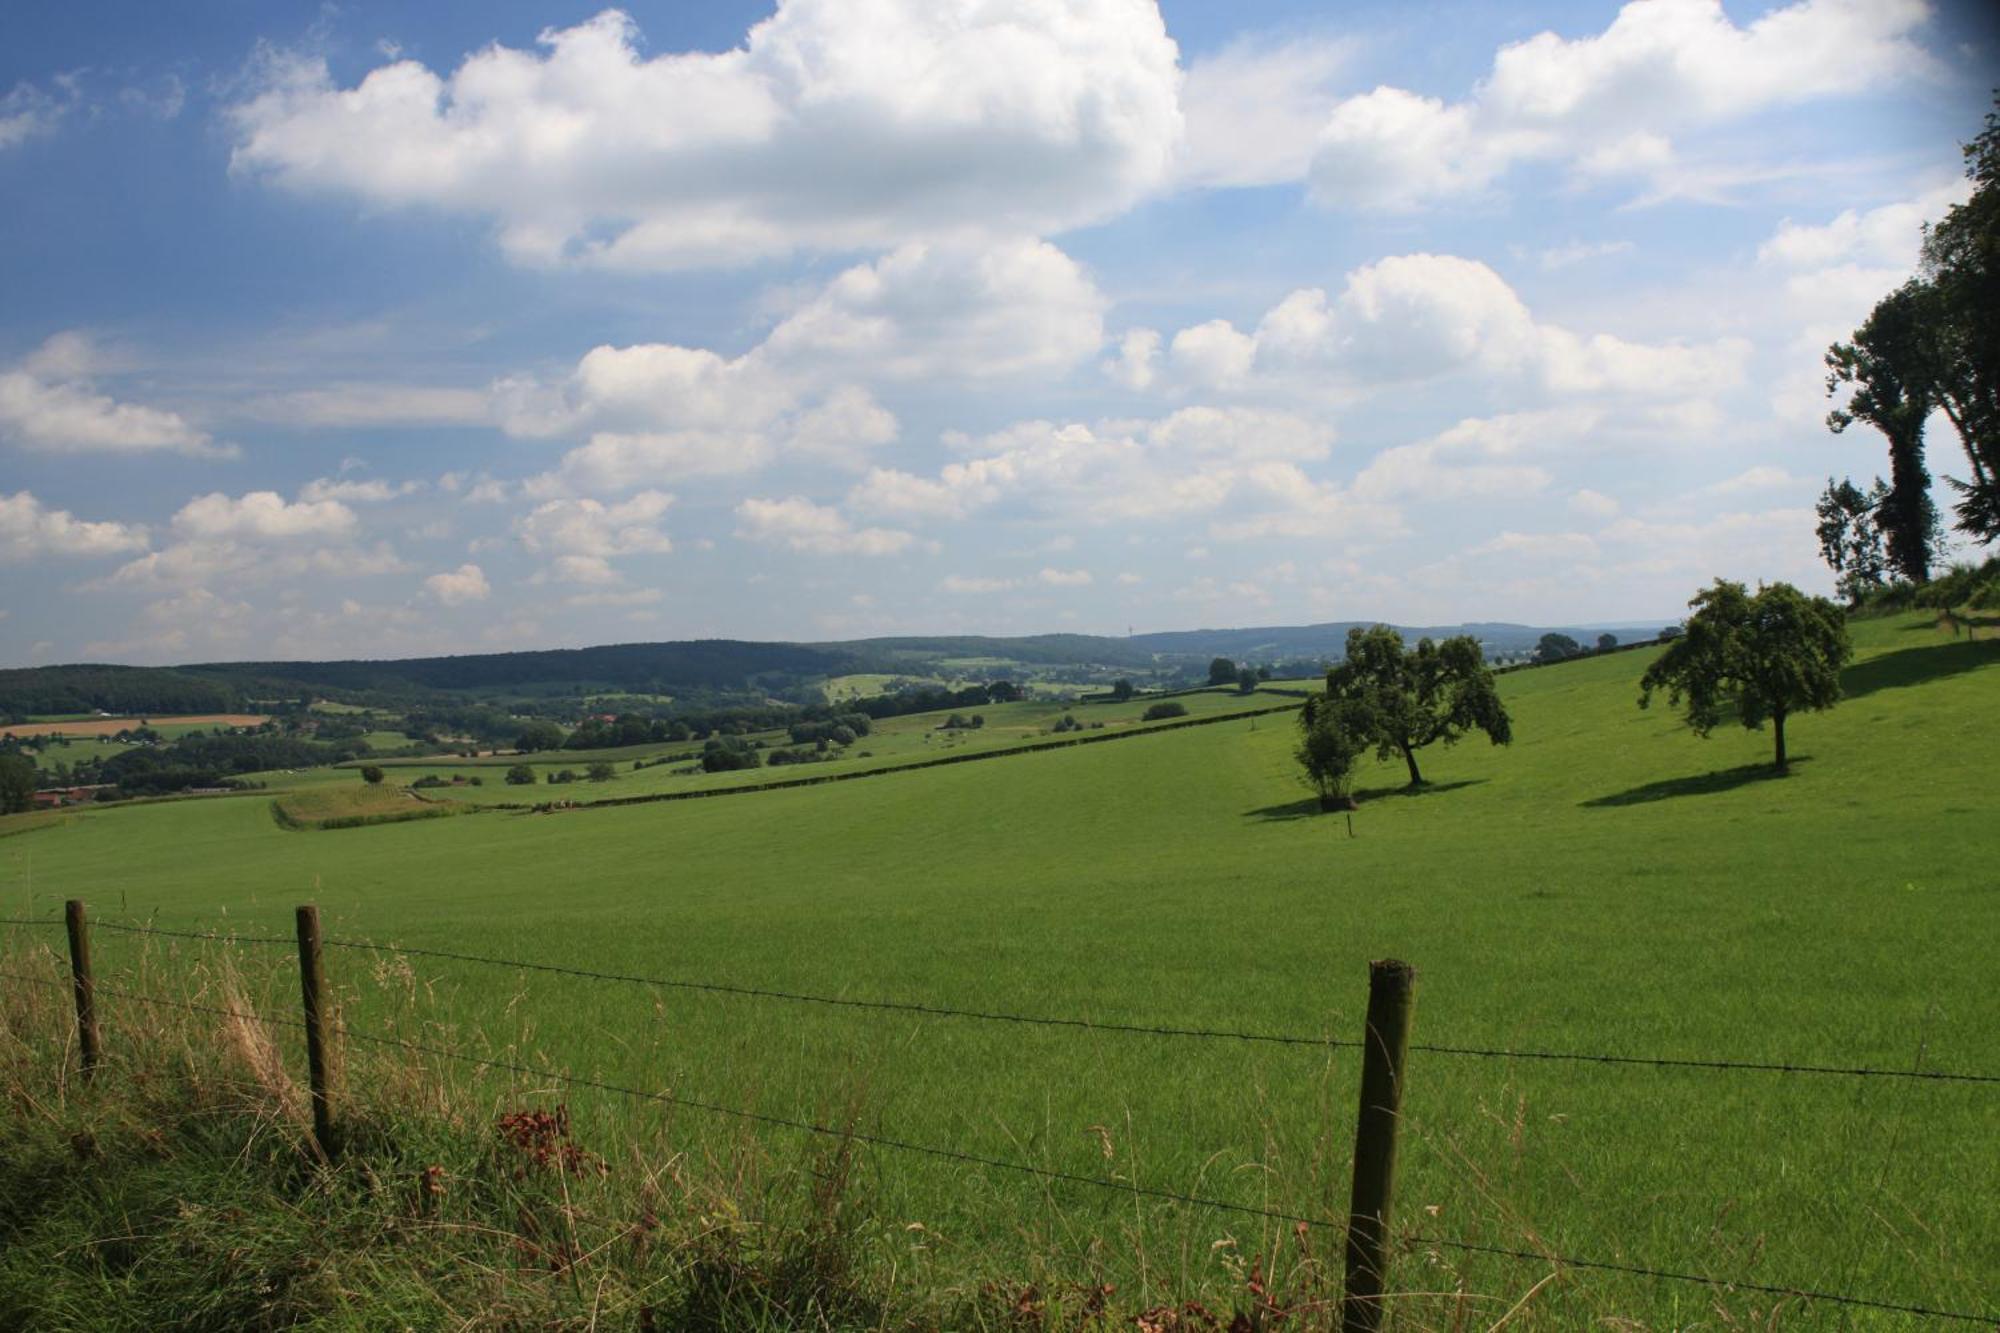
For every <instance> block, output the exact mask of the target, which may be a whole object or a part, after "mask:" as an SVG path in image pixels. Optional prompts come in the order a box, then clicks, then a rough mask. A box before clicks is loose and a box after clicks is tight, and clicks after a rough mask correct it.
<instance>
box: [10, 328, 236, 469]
mask: <svg viewBox="0 0 2000 1333" xmlns="http://www.w3.org/2000/svg"><path fill="white" fill-rule="evenodd" d="M92 360H93V352H92V349H91V347H90V345H89V342H88V340H86V339H84V338H82V337H81V336H80V335H77V334H58V335H57V336H56V337H54V338H51V339H50V340H49V341H48V342H46V343H44V344H43V345H42V347H41V348H40V350H38V351H37V352H36V353H35V354H34V355H33V356H31V357H30V358H28V360H27V361H25V362H23V363H21V364H20V365H17V366H14V367H13V368H11V369H8V370H4V371H0V438H6V439H11V440H13V441H15V442H16V443H18V444H20V445H22V446H24V447H26V448H29V449H35V450H40V451H42V452H46V453H67V454H80V453H107V454H134V453H148V452H166V453H179V454H190V455H193V456H195V457H203V458H229V457H234V456H235V454H236V450H235V448H234V447H232V446H229V445H222V444H217V443H216V442H215V440H214V439H212V438H211V437H210V436H209V435H208V433H207V432H206V431H202V430H198V429H196V428H195V427H194V426H192V425H190V424H189V423H188V422H187V421H186V420H185V419H184V418H182V417H181V416H180V415H179V414H178V413H175V412H169V411H166V410H164V409H162V408H157V407H146V406H143V405H142V404H138V403H124V402H120V401H118V400H117V399H115V398H113V397H111V396H110V395H108V394H103V393H99V392H98V391H97V389H96V388H95V387H94V386H93V385H92V384H91V382H90V380H89V379H88V378H87V377H88V374H89V371H90V368H91V363H92Z"/></svg>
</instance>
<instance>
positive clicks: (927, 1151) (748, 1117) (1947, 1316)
mask: <svg viewBox="0 0 2000 1333" xmlns="http://www.w3.org/2000/svg"><path fill="white" fill-rule="evenodd" d="M0 977H4V978H6V979H9V980H16V981H26V982H29V983H31V984H34V985H41V986H50V987H56V988H65V987H66V986H67V985H68V983H67V982H63V981H57V980H51V979H49V978H46V977H27V976H21V975H19V974H16V973H0ZM98 993H99V994H101V995H106V996H111V997H115V998H119V999H129V1000H136V1001H139V1002H141V1003H144V1004H151V1005H158V1006H162V1007H167V1008H177V1009H184V1010H188V1011H191V1012H195V1013H214V1014H221V1015H225V1016H227V1017H230V1018H234V1019H239V1020H248V1021H252V1022H262V1023H275V1024H279V1025H281V1026H286V1027H294V1028H304V1027H305V1024H304V1023H303V1022H301V1021H299V1020H296V1019H280V1018H272V1017H267V1016H264V1015H259V1014H254V1013H245V1012H242V1011H239V1010H234V1009H225V1008H221V1007H219V1006H214V1005H204V1004H198V1003H194V1002H191V1001H185V1000H173V999H168V998H166V997H164V996H152V995H147V994H145V993H143V992H139V991H126V990H120V989H113V988H107V987H100V988H98ZM342 1036H343V1037H344V1038H345V1039H346V1040H349V1041H358V1042H362V1043H364V1044H367V1045H372V1046H380V1047H385V1048H388V1049H392V1050H399V1051H403V1052H405V1053H408V1054H416V1055H426V1056H430V1057H432V1058H434V1059H442V1060H452V1061H456V1062H458V1063H460V1064H466V1065H471V1066H474V1067H476V1068H480V1069H490V1070H497V1071H501V1072H505V1073H511V1074H518V1075H524V1076H526V1077H529V1078H535V1079H553V1080H555V1081H556V1082H558V1083H561V1084H563V1085H564V1086H566V1087H575V1088H588V1089H591V1090H593V1091H597V1092H605V1093H610V1094H613V1095H615V1096H620V1097H625V1098H629V1099H632V1100H635V1101H646V1102H654V1103H658V1104H661V1105H666V1106H673V1107H678V1108H682V1109H687V1110H694V1111H701V1112H704V1113H707V1114H710V1115H719V1116H723V1117H726V1118H729V1119H734V1120H742V1121H748V1122H751V1123H755V1124H761V1125H769V1126H773V1127H775V1128H780V1129H789V1130H795V1131H798V1132H801V1133H807V1134H813V1135H817V1136H821V1137H826V1138H837V1139H844V1140H850V1141H852V1142H855V1143H863V1144H867V1145H868V1146H870V1147H875V1148H887V1149H890V1150H892V1151H897V1152H907V1153H913V1154H917V1155H920V1156H925V1157H932V1158H937V1159H940V1160H943V1161H949V1162H956V1163H959V1164H961V1165H969V1166H981V1167H989V1168H992V1169H995V1170H1001V1171H1010V1172H1014V1173H1016V1174H1020V1175H1027V1176H1032V1177H1035V1178H1038V1179H1042V1180H1050V1181H1058V1182H1062V1183H1065V1184H1074V1185H1088V1186H1091V1187H1093V1188H1095V1189H1101V1190H1108V1191H1111V1192H1113V1193H1119V1194H1131V1195H1137V1196H1139V1197H1142V1198H1149V1199H1158V1200H1161V1201H1163V1202H1168V1203H1177V1204H1183V1205H1186V1206H1190V1207H1196V1208H1205V1209H1210V1210H1213V1211H1217V1212H1224V1213H1234V1214H1237V1215H1239V1216H1245V1217H1255V1218H1260V1219H1264V1220H1267V1221H1274V1222H1287V1223H1291V1224H1293V1225H1299V1226H1309V1227H1316V1228H1320V1229H1322V1230H1334V1231H1345V1229H1346V1227H1345V1224H1344V1223H1341V1222H1336V1221H1331V1220H1329V1219H1326V1218H1319V1217H1307V1216H1304V1215H1301V1214H1298V1213H1287V1212H1283V1211H1281V1210H1278V1209H1273V1208H1258V1207H1254V1206H1252V1205H1248V1204H1240V1203H1232V1202H1230V1201H1228V1200H1226V1199H1211V1198H1206V1197H1204V1196H1201V1195H1197V1194H1186V1193H1183V1192H1181V1191H1178V1190H1165V1189H1158V1188H1155V1187H1152V1186H1147V1185H1141V1184H1139V1183H1138V1182H1137V1181H1120V1180H1106V1179H1105V1178H1103V1177H1102V1176H1087V1175H1083V1174H1081V1173H1079V1172H1074V1171H1063V1170H1060V1169H1057V1168H1053V1167H1043V1166H1035V1165H1033V1164H1031V1163H1027V1162H1016V1161H1010V1160H1008V1159H1007V1158H1003V1157H988V1156H986V1155H985V1154H983V1153H971V1152H966V1151H963V1150H962V1149H957V1148H940V1147H937V1146H936V1145H934V1144H925V1143H912V1142H910V1141H908V1140H906V1139H897V1138H891V1137H889V1136H888V1135H883V1134H871V1133H868V1132H867V1131H864V1130H857V1129H853V1128H847V1129H839V1128H835V1127H832V1126H829V1125H822V1124H819V1123H817V1122H815V1121H810V1120H794V1119H792V1118H790V1117H788V1116H780V1115H772V1114H770V1113H768V1112H764V1111H750V1110H745V1109H743V1108H741V1107H734V1106H723V1105H720V1104H719V1103H715V1102H705V1101H701V1100H698V1099H696V1098H692V1097H683V1096H679V1095H677V1094H675V1093H668V1092H648V1091H646V1090H645V1089H642V1088H631V1087H626V1086H624V1085H622V1084H617V1083H606V1082H604V1081H602V1080H600V1079H592V1078H585V1077H583V1076H582V1075H578V1074H566V1073H562V1072H561V1071H558V1070H553V1069H538V1068H536V1067H534V1066H532V1065H524V1064H521V1063H519V1062H517V1061H513V1060H494V1059H489V1058H487V1057H485V1056H477V1055H467V1054H465V1053H463V1052H460V1051H452V1050H447V1049H445V1048H444V1047H441V1046H432V1045H429V1044H427V1043H424V1042H414V1041H410V1040H407V1039H405V1038H400V1037H378V1036H375V1035H373V1034H370V1033H363V1032H355V1031H352V1030H349V1031H345V1032H343V1033H342ZM1407 1243H1408V1244H1410V1245H1417V1246H1424V1245H1427V1246H1432V1247H1435V1248H1440V1249H1449V1250H1456V1251H1460V1252H1462V1253H1468V1254H1484V1255H1490V1256H1493V1257H1497V1258H1505V1259H1514V1260H1521V1261H1526V1262H1531V1263H1546V1264H1551V1265H1554V1266H1556V1267H1558V1268H1579V1269H1589V1270H1595V1271H1600V1272H1610V1273H1622V1274H1626V1275H1628V1276H1633V1277H1645V1278H1652V1279H1655V1280H1659V1281H1670V1282H1686V1283H1692V1284H1695V1285H1698V1286H1706V1287H1723V1288H1726V1289H1729V1290H1733V1291H1754V1292H1759V1293H1762V1294H1766V1295H1774V1296H1791V1297H1796V1298H1798V1299H1800V1300H1806V1301H1825V1302H1827V1303H1828V1304H1833V1305H1844V1306H1852V1307H1855V1308H1859V1309H1871V1310H1881V1311H1885V1312H1889V1313H1894V1314H1907V1315H1915V1316H1918V1317H1922V1318H1928V1319H1941V1320H1953V1321H1957V1322H1961V1323H1975V1324H2000V1316H1989V1315H1978V1314H1968V1313H1965V1312H1963V1311H1956V1310H1941V1309H1935V1308H1931V1307H1928V1306H1919V1305H1905V1304H1899V1303H1896V1302H1893V1301H1882V1300H1876V1299H1874V1298H1872V1297H1865V1296H1848V1295H1843V1294H1840V1293H1837V1292H1826V1291H1813V1290H1809V1289H1807V1288H1804V1287H1790V1286H1780V1285H1776V1284H1771V1283H1759V1282H1748V1281H1743V1280H1739V1279H1731V1278H1712V1277H1704V1276H1702V1275H1700V1274H1695V1273H1679V1272H1674V1271H1672V1270H1670V1269H1659V1268H1647V1267H1644V1266H1641V1265H1637V1264H1621V1263H1613V1262H1609V1261H1605V1260H1596V1259H1578V1258H1575V1257H1573V1256H1569V1255H1562V1254H1553V1253H1545V1252H1541V1251H1535V1250H1515V1249H1508V1248H1506V1247H1504V1246H1496V1245H1481V1244H1477V1243H1474V1242H1469V1241H1457V1240H1449V1239H1445V1238H1442V1237H1435V1236H1422V1235H1415V1236H1410V1237H1408V1238H1407Z"/></svg>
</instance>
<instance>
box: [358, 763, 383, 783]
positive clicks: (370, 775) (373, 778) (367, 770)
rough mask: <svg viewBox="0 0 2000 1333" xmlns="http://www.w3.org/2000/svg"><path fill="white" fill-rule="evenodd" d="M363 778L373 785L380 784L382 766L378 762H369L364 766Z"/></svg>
mask: <svg viewBox="0 0 2000 1333" xmlns="http://www.w3.org/2000/svg"><path fill="white" fill-rule="evenodd" d="M361 780H362V781H363V782H365V783H367V784H368V785H369V786H371V787H375V786H380V785H381V782H382V769H381V766H380V765H378V764H369V765H367V766H365V767H364V768H362V770H361Z"/></svg>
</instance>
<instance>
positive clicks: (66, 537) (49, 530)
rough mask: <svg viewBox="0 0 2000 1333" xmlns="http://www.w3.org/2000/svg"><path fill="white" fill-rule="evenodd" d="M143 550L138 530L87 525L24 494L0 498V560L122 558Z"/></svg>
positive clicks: (118, 525)
mask: <svg viewBox="0 0 2000 1333" xmlns="http://www.w3.org/2000/svg"><path fill="white" fill-rule="evenodd" d="M145 549H146V530H145V529H144V528H142V527H135V526H130V525H127V524H124V523H109V522H87V521H85V520H83V519H79V518H77V517H76V516H75V515H74V514H72V513H70V512H69V510H67V509H51V508H49V507H48V506H47V505H44V504H43V503H42V502H41V501H40V500H37V499H36V498H35V497H34V496H33V495H32V494H30V493H29V492H27V491H20V492H18V493H16V494H14V495H0V560H8V561H26V560H33V559H35V558H37V557H39V556H50V555H55V556H97V555H123V554H125V553H126V552H128V551H143V550H145Z"/></svg>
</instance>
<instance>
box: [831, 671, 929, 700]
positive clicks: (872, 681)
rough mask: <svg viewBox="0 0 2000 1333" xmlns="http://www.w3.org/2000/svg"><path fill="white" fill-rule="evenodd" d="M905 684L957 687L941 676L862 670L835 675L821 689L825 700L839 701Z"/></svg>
mask: <svg viewBox="0 0 2000 1333" xmlns="http://www.w3.org/2000/svg"><path fill="white" fill-rule="evenodd" d="M905 685H921V686H930V687H935V688H938V689H956V688H957V682H956V681H953V680H947V679H945V678H944V677H943V676H897V675H890V674H887V673H884V672H880V671H864V672H857V673H855V674H854V675H851V676H835V677H833V678H832V679H830V680H828V681H827V682H826V684H825V685H824V686H822V687H821V689H822V691H823V692H824V693H825V695H826V698H827V702H829V703H839V702H840V701H841V700H843V699H873V698H875V697H876V696H878V695H883V694H887V693H888V692H889V691H890V690H892V689H897V688H900V687H902V686H905Z"/></svg>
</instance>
